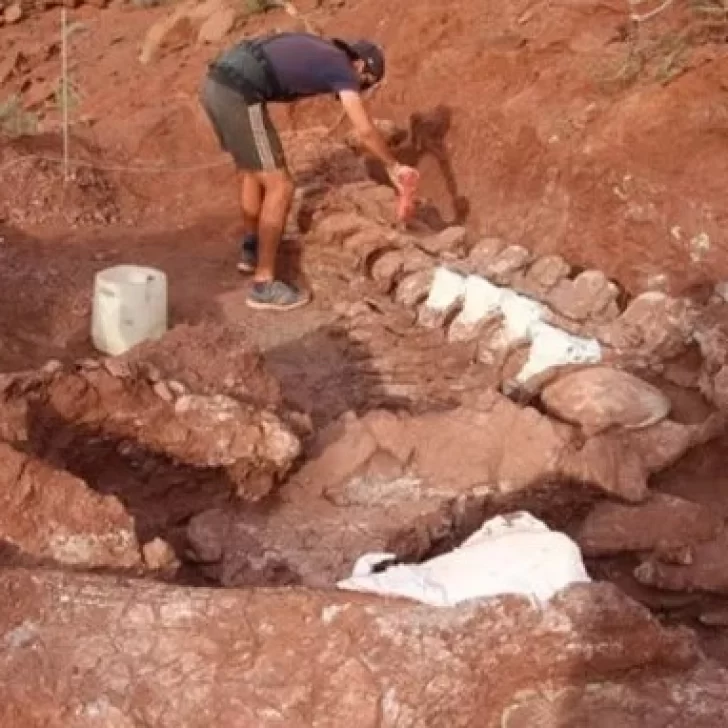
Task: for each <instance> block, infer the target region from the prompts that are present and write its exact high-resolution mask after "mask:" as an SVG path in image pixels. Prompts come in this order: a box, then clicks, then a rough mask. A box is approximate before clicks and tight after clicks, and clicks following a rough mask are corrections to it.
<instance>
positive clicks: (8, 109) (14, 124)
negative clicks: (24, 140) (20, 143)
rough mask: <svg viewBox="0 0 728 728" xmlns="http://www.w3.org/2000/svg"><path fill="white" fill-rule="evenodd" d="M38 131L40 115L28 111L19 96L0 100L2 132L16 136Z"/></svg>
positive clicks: (0, 126)
mask: <svg viewBox="0 0 728 728" xmlns="http://www.w3.org/2000/svg"><path fill="white" fill-rule="evenodd" d="M37 131H38V117H37V116H36V115H35V114H33V113H32V112H30V111H26V110H25V109H24V108H23V106H22V104H21V103H20V99H19V98H18V97H17V96H10V97H9V98H7V99H5V100H4V101H2V102H0V132H2V134H4V135H5V136H9V137H11V138H16V137H20V136H26V135H28V134H35V133H36V132H37Z"/></svg>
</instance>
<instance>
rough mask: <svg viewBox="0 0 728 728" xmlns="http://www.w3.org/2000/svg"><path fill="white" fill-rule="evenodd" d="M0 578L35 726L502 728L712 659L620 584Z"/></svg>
mask: <svg viewBox="0 0 728 728" xmlns="http://www.w3.org/2000/svg"><path fill="white" fill-rule="evenodd" d="M0 589H1V590H2V593H3V594H5V595H6V599H4V600H3V601H2V603H0V634H2V635H3V637H2V648H0V649H1V650H2V660H0V724H2V725H7V726H23V728H40V726H44V728H91V727H92V726H93V727H94V728H95V727H96V726H99V725H103V726H105V728H106V727H108V728H122V727H123V728H131V726H132V725H136V724H143V725H154V726H158V727H159V728H165V727H166V726H175V728H203V727H204V728H208V727H209V726H211V725H215V726H226V727H227V726H229V727H230V728H233V727H234V726H239V727H240V728H243V727H246V726H256V728H267V727H268V726H271V727H272V726H280V725H285V726H292V727H293V726H301V728H303V727H304V726H321V727H322V728H323V727H324V726H331V728H334V726H342V725H349V724H350V725H356V726H357V727H358V728H395V727H396V728H407V727H410V728H414V727H415V726H423V725H431V726H436V725H448V726H473V725H478V726H482V728H497V727H500V726H502V725H504V722H503V720H504V715H503V714H504V710H505V709H506V708H507V706H509V705H510V704H511V703H512V702H513V701H514V700H515V699H516V698H517V696H519V695H522V691H524V690H527V689H531V690H540V689H541V688H542V687H545V686H546V685H547V684H548V685H549V686H550V687H551V686H565V685H585V684H587V683H592V682H599V681H603V680H604V679H606V678H609V679H615V678H616V677H617V676H619V675H620V674H626V673H627V672H628V671H630V670H633V669H635V668H640V667H651V668H653V669H658V668H659V669H662V670H664V671H665V673H664V674H676V672H677V671H681V670H683V669H685V668H686V667H688V666H690V665H693V664H694V663H695V661H696V659H697V657H698V655H697V653H696V650H695V646H694V643H693V642H692V641H691V640H690V639H689V638H688V637H687V636H686V635H685V633H683V632H671V631H668V630H666V629H665V628H663V627H662V626H660V624H659V623H658V622H657V621H656V620H655V619H653V618H652V617H651V616H650V614H649V613H648V612H647V610H646V609H644V608H643V607H641V606H639V605H637V604H636V603H634V602H632V601H631V600H629V599H628V598H627V597H625V596H624V595H623V594H621V593H620V592H619V591H618V590H617V589H616V588H614V587H612V586H611V585H607V584H604V585H589V586H575V587H571V588H569V589H567V590H565V591H563V592H562V593H561V594H559V595H557V596H556V597H554V598H553V599H552V600H551V601H550V602H549V603H548V604H547V605H545V606H544V607H537V606H533V605H531V604H529V602H528V601H527V600H523V599H518V598H513V597H511V598H502V599H495V600H488V601H481V602H478V601H474V602H470V603H468V604H464V605H461V606H459V607H456V608H432V607H426V606H421V605H417V604H411V603H407V602H405V601H398V600H381V599H376V598H369V597H365V596H364V595H357V594H351V593H343V592H340V593H336V592H333V591H316V590H295V589H288V590H283V589H264V590H245V591H238V590H214V589H213V590H211V589H203V588H185V587H178V586H170V585H164V584H155V583H150V582H142V581H127V582H123V581H120V580H118V579H102V578H98V577H93V576H84V575H80V574H72V573H65V574H64V573H53V572H40V573H32V572H28V571H25V570H5V571H4V572H2V573H0ZM122 648H123V649H122ZM677 676H679V673H678V674H677ZM423 686H427V689H426V690H425V691H424V692H423Z"/></svg>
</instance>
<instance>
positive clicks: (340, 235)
mask: <svg viewBox="0 0 728 728" xmlns="http://www.w3.org/2000/svg"><path fill="white" fill-rule="evenodd" d="M362 230H366V231H367V232H368V233H369V231H371V233H369V234H380V235H381V236H382V240H383V241H385V242H386V240H387V238H386V236H385V235H384V233H383V229H381V228H379V227H378V226H376V225H374V224H373V223H372V222H371V220H369V219H368V218H366V217H362V216H361V215H358V214H356V213H354V212H337V213H333V214H332V215H327V216H326V217H324V218H323V219H322V220H321V221H320V222H319V223H318V224H317V225H316V227H315V228H314V232H315V233H316V238H317V240H319V241H320V243H322V244H324V245H334V246H338V245H341V243H343V242H344V240H346V238H350V237H351V236H353V235H355V234H356V233H358V232H361V231H362ZM381 247H383V245H382V246H381Z"/></svg>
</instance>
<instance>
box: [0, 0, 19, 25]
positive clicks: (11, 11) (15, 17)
mask: <svg viewBox="0 0 728 728" xmlns="http://www.w3.org/2000/svg"><path fill="white" fill-rule="evenodd" d="M3 18H4V20H5V22H6V23H7V24H8V25H12V24H13V23H19V22H20V21H21V20H22V18H23V6H22V5H21V4H20V3H13V4H12V5H8V6H7V7H6V8H5V10H4V12H3Z"/></svg>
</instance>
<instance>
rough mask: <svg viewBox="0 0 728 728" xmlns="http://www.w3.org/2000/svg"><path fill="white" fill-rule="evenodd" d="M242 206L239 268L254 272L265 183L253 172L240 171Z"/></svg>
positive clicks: (246, 271) (242, 270) (245, 271)
mask: <svg viewBox="0 0 728 728" xmlns="http://www.w3.org/2000/svg"><path fill="white" fill-rule="evenodd" d="M238 176H239V179H240V207H241V211H242V215H243V240H242V246H241V251H240V261H239V262H238V270H240V271H241V272H243V273H252V272H253V271H254V270H255V266H256V265H257V262H258V225H259V222H260V211H261V207H262V205H263V185H262V184H261V183H260V181H259V180H258V179H257V177H256V176H255V174H254V173H252V172H242V171H241V172H240V173H239V174H238Z"/></svg>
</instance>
